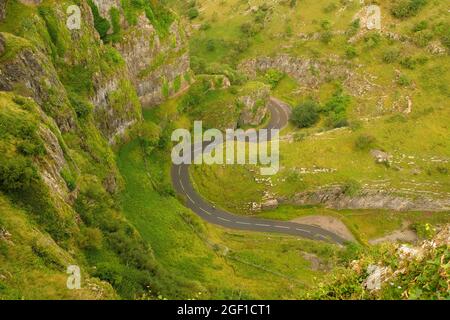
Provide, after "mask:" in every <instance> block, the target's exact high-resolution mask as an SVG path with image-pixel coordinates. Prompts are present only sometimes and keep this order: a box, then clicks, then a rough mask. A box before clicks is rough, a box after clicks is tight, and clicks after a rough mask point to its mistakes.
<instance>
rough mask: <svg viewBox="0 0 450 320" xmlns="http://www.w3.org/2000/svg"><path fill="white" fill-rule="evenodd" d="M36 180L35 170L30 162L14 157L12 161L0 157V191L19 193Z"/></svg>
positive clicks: (21, 157)
mask: <svg viewBox="0 0 450 320" xmlns="http://www.w3.org/2000/svg"><path fill="white" fill-rule="evenodd" d="M37 179H38V174H37V170H36V168H35V167H34V165H33V163H32V162H31V160H29V159H27V158H25V157H23V156H16V157H14V158H13V159H11V158H6V157H0V189H1V190H3V191H19V190H23V189H25V188H27V187H29V186H30V185H31V184H32V183H33V181H36V180H37Z"/></svg>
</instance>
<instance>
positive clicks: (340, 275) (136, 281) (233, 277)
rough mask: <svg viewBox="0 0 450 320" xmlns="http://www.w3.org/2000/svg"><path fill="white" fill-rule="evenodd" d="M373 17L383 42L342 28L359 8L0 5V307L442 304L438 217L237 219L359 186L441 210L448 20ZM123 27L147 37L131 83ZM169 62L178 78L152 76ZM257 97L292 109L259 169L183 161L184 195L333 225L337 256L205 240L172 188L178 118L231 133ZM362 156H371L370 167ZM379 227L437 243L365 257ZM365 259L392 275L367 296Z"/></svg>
mask: <svg viewBox="0 0 450 320" xmlns="http://www.w3.org/2000/svg"><path fill="white" fill-rule="evenodd" d="M377 3H378V5H379V6H380V7H381V10H382V21H383V22H382V23H383V32H377V31H375V30H372V31H369V30H367V28H366V26H364V25H363V22H364V19H361V18H359V19H354V18H355V17H357V16H360V15H361V14H363V13H364V10H365V8H364V7H363V6H362V5H361V4H360V3H359V2H358V1H331V2H330V1H327V0H302V1H295V0H292V1H279V2H273V3H268V2H267V1H262V0H252V1H241V0H229V1H228V0H227V1H208V0H196V1H177V0H167V1H161V2H160V1H148V0H121V1H120V8H117V7H115V6H113V7H111V8H109V9H108V10H103V11H102V9H104V8H99V7H97V5H96V2H95V1H92V0H81V1H79V0H76V1H75V0H73V1H71V0H64V1H54V0H44V1H42V2H41V3H40V4H38V5H26V4H23V3H22V2H21V1H19V0H9V1H8V3H7V6H6V10H7V11H6V12H7V15H6V17H5V19H4V20H3V21H0V67H1V69H0V71H1V73H0V74H2V75H3V74H6V75H8V77H4V78H1V79H0V80H1V81H0V85H1V87H2V90H4V91H1V92H0V152H1V153H2V157H1V158H0V299H3V298H5V299H33V298H38V299H47V298H48V299H54V298H58V299H60V298H61V299H174V298H184V299H211V298H216V299H296V298H306V299H407V298H409V299H448V298H449V296H448V277H449V275H448V261H449V259H450V257H449V256H448V244H447V245H445V243H443V242H442V238H439V236H438V233H439V232H442V228H443V227H442V226H443V225H445V224H448V223H449V221H450V216H449V213H448V212H432V210H418V211H407V212H398V211H396V210H386V209H384V208H380V209H361V210H359V209H358V210H350V209H342V210H334V209H329V208H326V207H324V206H320V205H318V206H309V205H305V206H303V205H294V204H292V203H291V204H289V202H287V203H283V204H282V203H280V205H279V206H278V207H277V208H275V209H271V210H254V209H253V208H254V207H257V205H260V204H262V203H263V202H264V201H266V200H267V198H284V199H289V198H291V197H293V196H295V195H296V194H297V193H299V192H311V191H314V190H321V189H326V188H329V187H336V186H338V187H340V188H342V195H343V196H346V197H349V198H352V197H357V196H358V195H360V194H364V192H365V191H366V190H368V189H374V190H383V191H388V192H391V193H392V194H393V195H395V196H398V197H408V198H409V199H411V201H415V200H416V199H419V198H420V197H422V196H426V197H429V199H431V201H430V203H432V200H433V199H436V201H438V200H442V199H444V200H445V199H448V195H449V193H450V184H449V181H450V180H449V174H450V167H449V159H450V148H449V141H448V136H449V119H450V108H449V104H448V101H449V100H448V99H449V97H450V90H449V83H450V75H449V73H448V72H447V70H448V68H449V66H450V60H449V58H448V50H449V48H450V36H449V33H448V29H449V22H448V17H447V16H446V14H447V9H448V8H447V7H446V4H444V3H443V2H439V1H426V0H398V1H378V2H377ZM71 4H78V5H79V4H82V6H81V7H82V10H83V11H82V17H83V23H82V27H81V30H77V31H74V32H70V31H69V30H68V29H67V27H66V26H65V19H64V17H65V14H66V10H65V9H66V8H67V6H68V5H71ZM86 10H87V11H86ZM89 10H90V11H91V12H88V11H89ZM172 10H174V11H172ZM105 11H107V12H106V13H105ZM175 11H178V13H179V16H178V15H177V14H176V13H175ZM91 14H92V17H93V21H87V20H84V19H85V17H86V16H91ZM142 19H143V20H144V21H145V23H147V22H148V23H150V24H151V25H152V26H153V28H154V30H155V31H156V35H157V37H155V38H153V37H152V38H151V39H150V40H149V46H151V49H152V50H153V51H155V55H154V56H152V61H151V63H149V64H148V65H146V67H144V68H141V69H140V70H138V72H136V73H137V78H139V79H131V78H130V77H129V76H128V74H129V70H130V69H132V68H134V67H135V66H134V65H133V66H129V65H126V62H125V59H124V58H123V57H122V55H121V54H120V53H119V51H120V48H122V49H123V47H127V46H129V45H130V44H131V43H132V42H133V41H132V40H134V39H132V38H131V37H133V36H143V37H145V36H146V35H142V34H140V32H139V31H140V30H139V25H140V24H139V23H140V22H141V21H142ZM280 21H282V23H280ZM175 27H178V28H179V29H180V30H184V29H186V30H187V33H188V34H189V36H190V38H189V43H190V45H189V46H190V47H189V48H177V50H174V51H172V49H174V47H176V45H177V43H178V42H177V39H175V38H176V36H175V35H174V34H173V33H172V31H173V30H172V29H173V28H175ZM179 36H180V37H183V39H184V37H185V35H184V33H183V32H181V33H180V34H179ZM137 47H139V46H137ZM178 49H179V50H178ZM158 50H161V51H160V52H156V51H158ZM188 50H189V54H190V59H191V61H190V63H191V69H192V72H191V71H190V70H189V71H187V72H185V71H183V73H180V74H176V76H175V77H174V78H173V79H170V80H167V78H166V77H165V76H160V75H159V73H158V72H159V71H160V70H161V68H162V67H164V66H168V65H171V64H174V63H175V61H178V60H177V58H179V57H180V55H183V54H185V53H186V52H187V51H188ZM153 51H152V52H153ZM134 53H135V52H134ZM137 56H139V55H137ZM125 57H126V56H125ZM280 57H281V58H280ZM259 58H262V59H263V60H262V62H261V61H260V62H258V61H257V60H258V59H259ZM277 58H278V59H279V60H277ZM291 58H295V59H298V60H297V61H298V63H299V65H290V64H291V63H295V62H293V61H296V60H295V59H291ZM264 59H265V60H264ZM271 59H272V60H271ZM273 61H278V63H277V62H275V63H274V62H273ZM137 62H140V61H137ZM136 65H139V63H136ZM244 65H245V66H246V67H245V68H244V67H243V66H244ZM176 67H177V65H175V66H174V70H176ZM252 67H253V68H255V69H252ZM174 72H176V71H174ZM154 74H155V75H156V76H155V77H158V78H161V81H162V85H161V91H162V98H163V100H165V101H164V102H163V103H162V104H161V105H159V106H154V107H153V108H152V109H148V110H144V111H143V112H142V110H141V109H142V106H141V102H140V98H142V97H138V92H139V90H136V88H135V81H136V80H142V79H146V78H151V76H152V75H154ZM186 83H187V84H189V85H190V87H189V88H186V90H185V91H183V90H181V89H184V88H185V86H184V85H185V84H186ZM266 87H267V90H270V95H272V96H274V97H276V98H278V99H281V100H283V101H285V102H287V103H289V104H290V105H291V106H292V118H291V123H289V125H288V126H287V127H286V128H284V129H283V131H282V136H283V139H282V141H281V144H280V154H281V159H280V160H281V167H280V171H279V173H278V174H276V175H274V176H271V177H262V176H260V175H259V174H258V172H259V170H257V169H258V168H257V166H250V165H248V166H247V165H246V166H221V165H214V166H206V165H204V166H192V167H191V169H190V170H191V172H190V173H191V178H192V180H193V182H194V186H195V188H196V189H197V190H198V191H199V193H201V194H202V195H203V196H204V197H205V198H206V199H208V200H209V201H211V202H212V203H213V204H214V205H216V206H218V207H221V208H224V209H227V210H229V211H230V212H233V213H236V214H243V215H254V216H257V217H261V218H267V219H275V220H284V221H291V220H294V219H304V218H312V217H313V218H333V219H335V221H338V222H339V221H340V222H342V224H343V226H344V228H346V229H347V230H348V231H349V233H350V236H353V238H354V239H355V241H354V243H351V244H349V245H347V246H345V247H343V248H341V247H338V246H335V245H332V244H328V243H325V242H317V241H314V242H313V241H308V240H305V239H297V238H296V237H291V236H283V235H278V234H263V233H253V232H245V231H234V230H229V229H225V228H221V227H218V226H215V225H211V224H207V223H205V222H203V221H202V220H201V219H200V218H199V217H197V216H196V215H194V214H193V213H192V212H191V211H189V210H188V209H187V208H186V207H185V206H184V205H183V204H184V202H185V200H186V199H182V198H181V197H179V196H177V195H176V194H175V192H174V190H173V187H172V183H171V177H170V168H171V162H170V151H171V147H172V142H171V141H170V138H171V134H172V132H173V130H174V129H175V128H186V129H191V127H192V123H193V121H194V120H203V125H204V127H205V128H219V129H226V128H230V127H235V126H237V125H238V123H239V121H238V119H239V117H240V115H241V112H242V108H243V106H242V103H241V102H239V97H242V96H243V95H248V94H249V93H250V92H253V90H255V89H261V88H264V89H265V90H266ZM174 93H177V94H178V95H174ZM171 96H172V97H173V98H170V97H171ZM263 105H264V101H262V100H258V101H256V102H255V107H254V109H257V108H261V107H263ZM253 111H254V110H253ZM267 121H268V118H267V117H265V118H264V119H262V120H261V123H260V124H259V125H257V126H256V127H262V126H264V125H265V124H266V123H267ZM128 125H129V126H128ZM244 127H245V126H244ZM117 133H118V134H117ZM374 150H376V151H377V152H378V153H385V154H386V155H388V156H389V160H386V161H381V162H378V160H377V161H376V159H374V156H373V154H372V153H373V151H374ZM224 190H227V192H224ZM434 197H436V198H434ZM280 202H281V201H280ZM255 205H256V206H255ZM444 231H445V229H444ZM396 232H400V233H402V232H411V233H412V234H413V235H414V236H416V237H417V238H418V239H419V240H425V239H431V238H433V237H435V238H434V240H435V241H441V242H438V243H439V245H438V246H436V247H435V248H430V247H427V244H429V243H428V242H425V243H424V244H423V246H425V247H423V248H424V249H425V253H424V257H423V258H422V259H421V260H414V259H411V260H407V261H405V259H403V258H401V257H399V254H398V250H399V249H398V246H397V245H395V244H392V243H387V244H378V243H379V242H380V241H381V240H383V239H388V240H389V237H390V236H391V235H392V234H394V233H396ZM436 237H438V238H436ZM380 239H381V240H380ZM439 239H440V240H439ZM381 242H382V241H381ZM371 264H378V265H383V266H386V267H389V268H391V269H392V270H398V269H401V270H403V271H402V272H401V273H400V274H399V275H397V276H396V277H395V278H393V279H392V280H391V281H390V282H386V283H385V284H384V285H383V287H382V288H381V290H378V291H376V292H369V291H368V290H366V289H364V283H365V281H366V279H367V277H368V275H369V274H368V273H369V272H368V271H367V270H368V268H369V266H370V265H371ZM68 265H78V266H80V267H81V270H82V275H83V282H82V283H83V286H82V289H81V290H76V291H70V290H67V288H66V280H67V274H66V268H67V266H68ZM318 284H319V285H318Z"/></svg>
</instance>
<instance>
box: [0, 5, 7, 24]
mask: <svg viewBox="0 0 450 320" xmlns="http://www.w3.org/2000/svg"><path fill="white" fill-rule="evenodd" d="M6 2H7V0H0V21H2V20H3V19H4V18H5V16H6Z"/></svg>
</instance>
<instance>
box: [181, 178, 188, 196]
mask: <svg viewBox="0 0 450 320" xmlns="http://www.w3.org/2000/svg"><path fill="white" fill-rule="evenodd" d="M180 186H181V189H183V191H184V193H186V190H185V189H184V185H183V179H180ZM186 194H187V193H186Z"/></svg>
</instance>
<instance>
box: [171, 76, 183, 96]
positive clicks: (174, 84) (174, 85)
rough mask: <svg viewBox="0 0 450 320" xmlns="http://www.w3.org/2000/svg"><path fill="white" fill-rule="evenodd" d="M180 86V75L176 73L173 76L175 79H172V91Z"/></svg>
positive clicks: (176, 90)
mask: <svg viewBox="0 0 450 320" xmlns="http://www.w3.org/2000/svg"><path fill="white" fill-rule="evenodd" d="M180 88H181V76H180V75H178V76H176V77H175V80H173V91H174V92H175V93H176V92H178V91H179V90H180Z"/></svg>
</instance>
